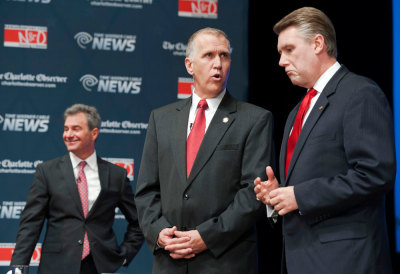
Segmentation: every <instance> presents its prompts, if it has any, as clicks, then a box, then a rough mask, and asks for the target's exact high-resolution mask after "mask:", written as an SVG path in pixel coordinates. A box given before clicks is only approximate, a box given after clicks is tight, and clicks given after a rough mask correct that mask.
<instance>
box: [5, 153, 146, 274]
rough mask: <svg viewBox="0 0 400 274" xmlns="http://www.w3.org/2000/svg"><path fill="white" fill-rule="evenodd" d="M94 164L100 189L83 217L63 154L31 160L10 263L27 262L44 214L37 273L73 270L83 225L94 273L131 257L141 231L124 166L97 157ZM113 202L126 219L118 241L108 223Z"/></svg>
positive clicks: (66, 273) (76, 268)
mask: <svg viewBox="0 0 400 274" xmlns="http://www.w3.org/2000/svg"><path fill="white" fill-rule="evenodd" d="M97 164H98V170H99V178H100V184H101V191H100V194H99V196H98V198H97V200H96V202H95V203H94V205H93V206H92V208H91V209H90V211H89V213H88V215H87V218H86V219H85V217H84V215H83V210H82V205H81V200H80V197H79V191H78V188H77V186H76V180H75V177H74V173H73V168H72V164H71V159H70V157H69V154H67V155H65V156H63V157H59V158H56V159H54V160H50V161H47V162H44V163H42V164H40V165H38V166H37V169H36V173H35V177H34V181H33V184H32V187H31V189H30V192H29V195H28V200H27V203H26V206H25V208H24V211H23V212H22V215H21V223H20V226H19V229H18V235H17V242H16V246H15V250H14V253H13V256H12V259H11V265H25V264H29V261H30V258H31V256H32V253H33V250H34V248H35V245H36V243H37V241H38V239H39V236H40V233H41V230H42V226H43V223H44V221H45V219H47V226H46V234H45V238H44V241H43V245H42V255H41V260H40V264H39V273H44V274H47V273H60V274H73V273H79V271H80V265H81V256H82V247H83V245H82V243H83V239H84V234H85V231H87V234H88V238H89V245H90V252H91V254H92V257H93V260H94V263H95V265H96V268H97V270H98V271H99V272H100V273H103V272H104V273H109V272H115V271H116V270H118V269H119V268H120V267H121V265H122V263H123V261H124V259H126V260H127V261H128V263H129V262H130V261H131V260H132V259H133V258H134V256H135V255H136V253H137V252H138V251H139V249H140V247H141V245H142V243H143V234H142V232H141V231H140V228H139V224H138V220H137V212H136V206H135V203H134V195H133V193H132V188H131V185H130V182H129V180H128V179H127V177H126V170H125V169H123V168H121V167H119V166H117V165H114V164H111V163H109V162H106V161H104V160H102V159H100V158H97ZM116 207H118V208H119V209H120V210H121V212H122V213H123V214H124V216H125V218H126V220H127V222H128V227H127V231H126V233H125V237H124V240H123V242H122V243H121V244H120V245H118V242H117V238H116V236H115V234H114V231H113V229H112V226H113V223H114V216H115V208H116Z"/></svg>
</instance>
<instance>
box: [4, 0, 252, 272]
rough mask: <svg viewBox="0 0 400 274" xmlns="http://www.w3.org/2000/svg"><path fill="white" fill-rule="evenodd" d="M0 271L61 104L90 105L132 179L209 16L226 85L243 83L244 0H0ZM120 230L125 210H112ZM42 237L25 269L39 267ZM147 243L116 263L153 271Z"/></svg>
mask: <svg viewBox="0 0 400 274" xmlns="http://www.w3.org/2000/svg"><path fill="white" fill-rule="evenodd" d="M0 23H1V24H0V36H1V37H2V39H3V44H2V45H0V144H1V149H0V187H1V191H0V224H1V225H0V272H2V273H5V272H6V270H7V266H8V264H9V261H10V258H11V254H12V251H13V248H14V246H15V238H16V234H17V229H18V224H19V219H20V215H21V211H22V210H23V208H24V205H25V201H26V198H27V194H28V191H29V188H30V186H31V184H32V179H33V174H34V172H35V167H36V166H37V165H38V164H39V163H41V162H43V161H46V160H49V159H52V158H55V157H57V156H61V155H63V154H65V153H66V149H65V147H64V143H63V141H62V132H63V111H64V110H65V108H67V107H68V106H70V105H72V104H74V103H84V104H89V105H94V106H96V107H97V108H98V110H99V112H100V114H101V116H102V125H101V129H100V132H101V133H100V136H99V139H98V142H97V154H98V155H99V156H101V157H103V158H105V159H107V160H109V161H111V162H114V163H115V164H117V165H121V166H124V167H125V168H126V169H127V170H128V174H129V177H130V179H131V181H132V186H133V187H134V188H135V185H136V179H137V172H138V170H139V166H140V158H141V154H142V147H143V143H144V138H145V133H146V129H147V122H148V118H149V115H150V112H151V110H152V109H154V108H157V107H159V106H162V105H165V104H168V103H171V102H173V101H176V100H179V99H180V98H185V97H187V96H188V94H190V90H191V83H192V79H191V78H190V76H189V74H187V72H186V69H185V66H184V58H185V48H186V42H187V39H188V38H189V36H190V35H191V34H192V33H193V32H194V31H196V30H198V29H200V28H203V27H206V26H210V27H216V28H220V29H222V30H224V31H225V32H226V33H227V34H228V36H229V37H230V39H231V46H232V49H233V50H232V69H231V76H230V80H229V83H228V89H229V91H230V92H231V93H232V94H233V95H234V96H235V97H237V98H238V99H242V100H246V99H247V92H248V90H247V89H248V65H247V57H248V42H247V41H248V37H247V33H248V1H243V0H219V1H218V0H201V1H200V0H168V1H166V0H81V1H56V0H0ZM115 216H116V219H115V223H114V226H115V229H116V231H117V234H118V236H119V239H120V240H121V238H122V234H123V232H124V230H125V221H124V220H123V218H124V217H123V215H122V214H121V213H120V212H119V211H117V212H116V213H115ZM42 237H43V233H42V236H41V239H40V241H39V243H38V245H37V248H36V250H35V252H34V254H33V257H32V261H31V269H30V273H36V272H37V265H38V263H39V260H40V255H41V253H40V252H41V243H40V242H41V240H42ZM151 267H152V254H151V252H150V251H149V248H148V247H147V245H146V244H144V245H143V247H142V249H141V251H140V253H139V254H138V256H137V257H136V258H135V259H134V261H133V262H132V264H131V265H130V267H129V268H127V269H123V268H122V269H120V270H119V273H150V272H151Z"/></svg>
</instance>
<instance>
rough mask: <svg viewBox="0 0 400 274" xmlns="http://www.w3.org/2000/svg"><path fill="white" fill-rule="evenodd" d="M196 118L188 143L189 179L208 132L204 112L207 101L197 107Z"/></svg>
mask: <svg viewBox="0 0 400 274" xmlns="http://www.w3.org/2000/svg"><path fill="white" fill-rule="evenodd" d="M197 107H198V108H199V109H198V110H197V114H196V118H195V119H194V124H193V128H192V130H191V131H190V133H189V137H188V139H187V142H186V176H187V178H189V174H190V171H191V170H192V166H193V163H194V159H195V158H196V155H197V151H198V150H199V148H200V144H201V141H202V140H203V137H204V133H205V131H206V115H205V114H204V112H205V111H206V109H207V108H208V105H207V101H206V100H205V99H203V100H200V102H199V104H198V105H197Z"/></svg>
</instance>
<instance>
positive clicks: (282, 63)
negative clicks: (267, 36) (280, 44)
mask: <svg viewBox="0 0 400 274" xmlns="http://www.w3.org/2000/svg"><path fill="white" fill-rule="evenodd" d="M287 64H288V62H287V59H286V57H285V56H284V55H283V54H281V57H280V58H279V66H281V67H285V66H286V65H287Z"/></svg>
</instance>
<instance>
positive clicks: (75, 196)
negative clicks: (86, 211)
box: [60, 154, 84, 218]
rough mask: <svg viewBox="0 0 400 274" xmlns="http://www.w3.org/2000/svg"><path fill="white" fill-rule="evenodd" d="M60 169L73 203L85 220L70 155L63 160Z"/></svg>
mask: <svg viewBox="0 0 400 274" xmlns="http://www.w3.org/2000/svg"><path fill="white" fill-rule="evenodd" d="M60 169H61V172H62V174H63V178H64V182H65V184H66V186H67V189H68V192H69V194H70V196H71V198H72V201H73V203H74V204H75V206H76V208H77V210H78V211H79V212H80V214H81V216H82V218H84V215H83V210H82V204H81V198H80V197H79V191H78V187H77V185H76V179H75V176H74V170H73V167H72V163H71V159H70V158H69V154H67V155H65V156H64V157H62V158H61V161H60Z"/></svg>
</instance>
